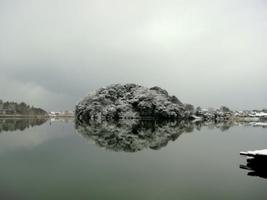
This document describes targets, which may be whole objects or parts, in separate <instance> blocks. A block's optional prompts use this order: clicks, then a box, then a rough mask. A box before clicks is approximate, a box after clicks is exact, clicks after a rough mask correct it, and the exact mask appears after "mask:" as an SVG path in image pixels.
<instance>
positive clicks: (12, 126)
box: [0, 118, 48, 133]
mask: <svg viewBox="0 0 267 200" xmlns="http://www.w3.org/2000/svg"><path fill="white" fill-rule="evenodd" d="M47 120H48V119H47V118H0V133H1V132H4V131H16V130H20V131H23V130H25V129H26V128H30V127H33V126H39V125H42V124H43V123H45V122H46V121H47Z"/></svg>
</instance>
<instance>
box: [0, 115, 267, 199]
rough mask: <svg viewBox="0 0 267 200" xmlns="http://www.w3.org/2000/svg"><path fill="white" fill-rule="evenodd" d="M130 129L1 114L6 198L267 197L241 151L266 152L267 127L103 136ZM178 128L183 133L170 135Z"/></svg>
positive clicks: (1, 191) (266, 184)
mask: <svg viewBox="0 0 267 200" xmlns="http://www.w3.org/2000/svg"><path fill="white" fill-rule="evenodd" d="M166 127H167V128H166ZM125 129H126V128H125ZM125 129H124V126H118V127H116V126H113V125H107V126H105V127H104V128H103V127H99V126H92V127H89V128H88V127H87V128H84V129H81V128H79V127H77V125H75V123H74V122H73V120H55V121H50V120H48V121H45V120H44V121H40V120H39V121H38V120H37V121H34V120H27V119H18V120H15V119H7V120H3V119H1V120H0V199H1V200H5V199H8V200H12V199H19V200H24V199H25V200H31V199H34V200H36V199H38V200H46V199H49V200H51V199H57V200H58V199H71V200H73V199H75V200H79V199H95V200H97V199H101V200H103V199H109V200H112V199H116V200H120V199H121V200H125V199H127V200H131V199H145V200H150V199H151V200H152V199H153V200H155V199H164V200H169V199H185V200H191V199H235V200H236V199H242V200H246V199H249V200H251V199H257V200H260V199H267V179H266V178H265V177H262V176H260V175H257V174H256V175H255V176H250V175H249V171H247V170H244V169H241V168H240V165H245V164H246V159H245V158H244V157H241V156H240V155H239V152H240V151H246V150H255V149H266V147H267V129H266V128H263V127H253V126H244V125H239V126H237V125H234V126H231V127H226V128H225V127H224V128H223V127H220V128H216V127H215V126H211V125H207V126H199V127H193V128H184V129H182V130H180V129H179V127H178V128H173V129H170V130H169V129H168V125H167V126H166V125H165V126H163V127H158V129H156V130H153V131H161V132H160V133H159V134H158V137H157V138H154V137H152V138H151V135H150V136H147V135H146V133H147V132H146V131H143V132H145V136H144V137H143V138H141V139H140V138H138V142H137V143H134V142H131V143H126V144H124V143H123V144H121V143H122V142H123V140H122V139H120V140H115V141H114V137H113V139H112V140H109V139H107V138H105V137H103V138H99V137H97V135H99V134H100V135H101V134H102V135H105V134H103V131H106V132H108V131H109V130H110V131H111V132H112V131H113V132H116V133H117V134H119V135H120V134H121V135H123V134H125V132H123V131H124V130H125ZM137 129H138V128H137ZM148 129H149V128H148ZM127 130H128V129H127ZM138 130H139V131H140V130H143V129H142V128H141V129H140V127H139V129H138ZM144 130H147V129H144ZM149 130H150V129H149ZM86 131H88V133H87V132H86ZM153 131H152V132H153ZM170 131H171V132H175V131H177V134H176V135H175V136H174V137H169V138H168V139H166V138H164V137H163V136H164V135H162V133H165V132H167V133H169V132H170ZM149 133H150V132H149ZM107 134H108V133H107ZM112 134H113V133H112ZM131 139H132V138H131ZM127 141H128V140H127ZM131 141H132V140H131ZM140 141H141V142H140ZM116 142H117V143H120V144H119V145H118V144H117V143H116ZM133 145H134V146H133ZM132 147H134V148H132Z"/></svg>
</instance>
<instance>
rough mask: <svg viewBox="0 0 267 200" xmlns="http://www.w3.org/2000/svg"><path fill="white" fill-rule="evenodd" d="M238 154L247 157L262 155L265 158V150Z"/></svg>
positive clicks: (266, 151) (266, 153)
mask: <svg viewBox="0 0 267 200" xmlns="http://www.w3.org/2000/svg"><path fill="white" fill-rule="evenodd" d="M240 154H241V155H247V156H255V155H264V156H267V149H262V150H255V151H246V152H240Z"/></svg>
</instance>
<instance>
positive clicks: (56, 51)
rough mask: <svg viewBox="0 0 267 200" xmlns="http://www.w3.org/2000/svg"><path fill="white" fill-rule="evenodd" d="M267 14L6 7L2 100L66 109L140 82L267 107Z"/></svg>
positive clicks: (199, 5)
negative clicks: (105, 89)
mask: <svg viewBox="0 0 267 200" xmlns="http://www.w3.org/2000/svg"><path fill="white" fill-rule="evenodd" d="M265 10H266V3H265V2H264V1H261V0H256V1H248V0H247V1H246V0H245V1H244V0H242V1H241V0H236V1H228V0H226V1H216V0H215V1H214V0H213V1H212V0H204V1H201V2H200V1H174V0H167V1H164V2H162V1H155V0H154V1H152V0H143V1H141V0H137V1H132V2H128V1H123V0H115V1H107V0H98V1H96V0H91V1H85V0H77V1H70V0H69V1H62V0H56V1H52V0H47V1H42V0H40V1H31V0H28V1H23V2H22V1H19V0H16V1H1V2H0V28H1V32H0V43H1V46H0V70H1V76H2V77H5V79H1V83H3V84H4V83H8V86H0V87H1V93H2V94H3V95H4V97H5V98H13V99H18V100H19V99H20V98H21V94H22V93H23V94H24V95H25V97H24V99H26V100H29V101H30V102H32V103H33V104H36V105H42V106H45V108H47V109H67V108H73V106H74V104H75V103H76V101H77V100H79V99H80V97H82V96H84V95H85V94H86V93H88V91H89V90H93V89H96V88H98V87H101V86H104V85H107V84H110V83H117V82H123V83H124V82H135V83H140V84H144V85H145V86H153V85H159V86H161V87H164V88H166V89H167V90H169V91H170V92H171V93H172V94H174V95H177V96H178V97H179V98H180V99H181V100H182V101H185V102H189V103H193V104H195V105H201V106H220V105H222V104H225V105H227V106H230V107H233V108H240V109H241V108H242V109H244V108H254V107H267V104H266V98H267V97H266V96H267V95H266V93H265V92H264V89H265V88H264V87H265V80H266V78H267V77H266V74H267V73H266V71H267V68H266V64H267V58H266V55H265V52H267V38H266V34H267V24H266V20H267V13H266V12H265ZM4 85H7V84H4ZM2 90H6V91H5V92H4V93H3V92H2ZM22 91H23V92H22ZM33 97H34V98H33ZM244 99H246V101H244ZM59 102H60V103H59Z"/></svg>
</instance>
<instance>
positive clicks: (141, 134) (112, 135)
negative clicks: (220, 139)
mask: <svg viewBox="0 0 267 200" xmlns="http://www.w3.org/2000/svg"><path fill="white" fill-rule="evenodd" d="M202 126H208V127H209V128H220V129H221V130H222V131H225V130H227V129H229V128H230V127H231V126H233V124H226V123H222V124H214V123H191V122H188V121H181V122H177V121H174V122H169V121H160V122H159V121H148V120H147V121H138V120H137V121H135V120H122V121H119V122H116V123H114V122H113V123H111V122H89V123H80V122H76V130H77V132H78V133H79V134H80V135H82V136H83V137H84V138H87V139H88V140H92V141H94V142H95V143H96V144H97V145H98V146H100V147H103V148H106V149H108V150H112V151H124V152H136V151H141V150H143V149H147V148H149V149H154V150H158V149H161V148H162V147H165V146H166V145H167V144H168V142H169V141H175V140H176V139H177V138H178V137H179V136H180V135H181V134H182V133H184V132H192V131H194V129H197V130H200V129H201V127H202Z"/></svg>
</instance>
